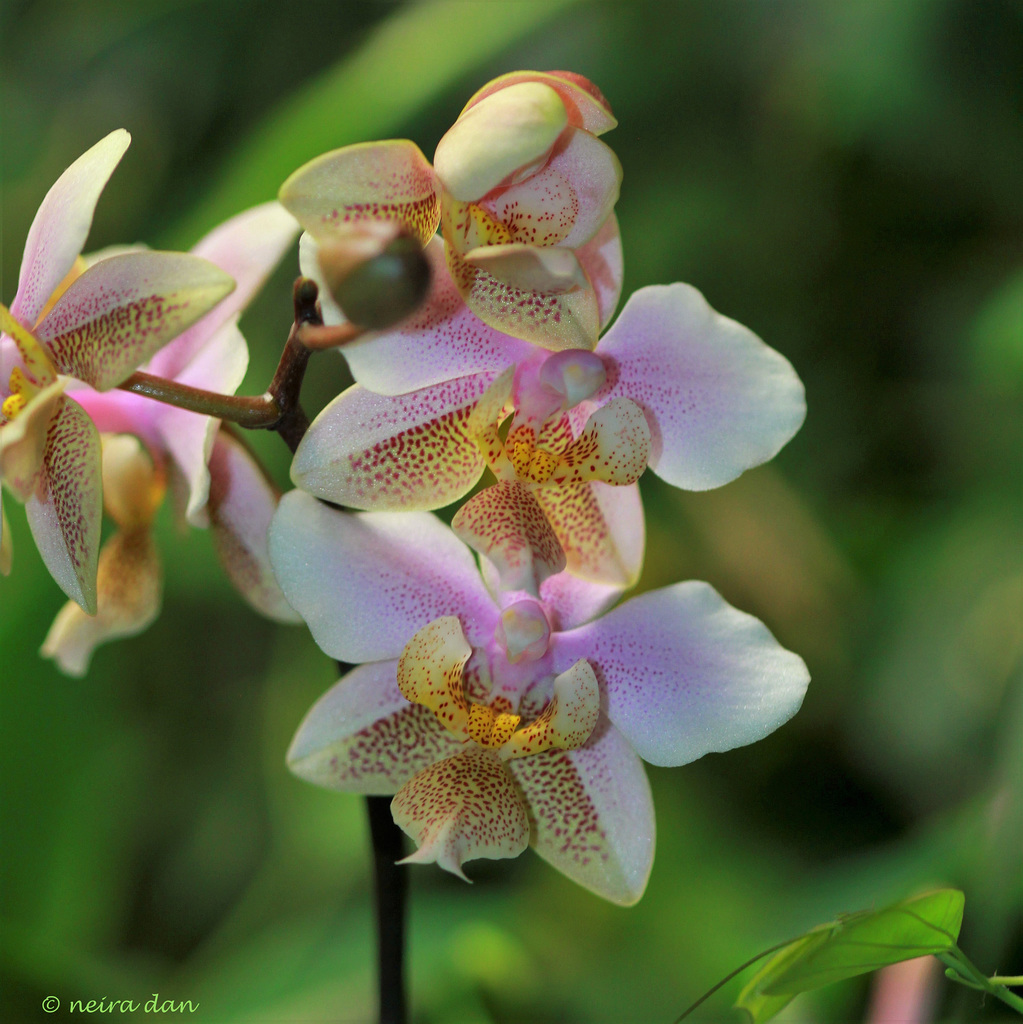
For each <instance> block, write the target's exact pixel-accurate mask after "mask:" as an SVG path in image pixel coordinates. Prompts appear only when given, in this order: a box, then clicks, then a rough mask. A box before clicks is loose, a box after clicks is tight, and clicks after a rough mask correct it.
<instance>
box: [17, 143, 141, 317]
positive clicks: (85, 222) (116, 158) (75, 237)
mask: <svg viewBox="0 0 1023 1024" xmlns="http://www.w3.org/2000/svg"><path fill="white" fill-rule="evenodd" d="M130 142H131V136H130V135H129V134H128V133H127V132H126V131H125V130H124V129H123V128H119V129H118V130H117V131H113V132H111V133H110V134H109V135H107V136H106V137H105V138H103V139H100V141H99V142H97V143H96V145H95V146H93V147H92V148H91V149H88V150H86V151H85V152H84V153H83V154H82V155H81V156H80V157H79V158H78V159H77V160H76V161H75V162H74V163H73V164H72V165H71V166H70V167H69V168H68V169H67V170H66V171H65V172H64V173H63V174H62V175H61V176H60V177H59V178H58V179H57V181H56V182H55V183H54V185H53V187H52V188H51V189H50V191H49V192H47V193H46V198H45V199H43V201H42V204H41V205H40V207H39V209H38V211H37V212H36V215H35V219H34V220H33V221H32V227H31V228H29V232H28V238H27V239H26V240H25V254H24V256H23V257H22V261H21V275H20V277H19V279H18V294H17V295H16V296H15V299H14V302H12V303H11V312H12V313H13V314H14V315H15V316H16V317H17V318H18V319H19V320H21V321H22V322H23V323H26V324H29V325H33V324H35V323H36V321H37V320H38V318H39V314H40V312H41V311H42V309H43V306H45V305H46V302H47V300H48V299H49V297H50V295H51V294H52V292H53V291H54V290H55V289H56V288H57V286H58V285H59V284H60V283H61V281H63V280H64V278H65V277H66V276H67V274H68V272H69V271H70V270H71V268H72V267H73V266H74V263H75V260H76V259H78V255H79V253H81V251H82V248H83V247H84V245H85V239H86V238H87V237H88V235H89V229H90V227H92V215H93V213H94V212H95V209H96V203H97V202H99V197H100V193H102V191H103V189H104V187H105V186H106V183H107V181H108V180H109V179H110V175H111V174H113V173H114V168H115V167H116V166H117V165H118V163H119V162H120V160H121V157H122V156H124V152H125V150H126V149H127V148H128V144H129V143H130Z"/></svg>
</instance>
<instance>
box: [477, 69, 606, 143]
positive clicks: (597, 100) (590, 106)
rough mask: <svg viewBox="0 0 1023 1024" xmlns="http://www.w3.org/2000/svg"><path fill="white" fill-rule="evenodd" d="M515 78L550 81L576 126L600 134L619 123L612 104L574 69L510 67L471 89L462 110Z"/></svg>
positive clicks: (570, 122) (570, 119) (509, 83)
mask: <svg viewBox="0 0 1023 1024" xmlns="http://www.w3.org/2000/svg"><path fill="white" fill-rule="evenodd" d="M516 82H543V83H544V84H545V85H549V86H550V87H551V88H552V89H553V90H554V91H555V92H556V93H557V94H558V95H559V96H560V97H561V102H562V103H564V104H565V109H566V111H567V112H568V123H569V124H570V125H573V126H574V127H576V128H585V129H586V130H587V131H588V132H593V134H594V135H601V134H602V133H603V132H606V131H608V130H609V129H611V128H614V126H615V125H616V124H618V122H617V121H616V120H615V117H614V115H613V114H612V113H611V105H610V104H609V103H608V102H607V100H606V99H604V96H603V94H602V93H601V91H600V90H599V89H598V88H597V87H596V86H595V85H594V84H593V83H592V82H591V81H589V80H588V79H586V78H583V76H582V75H577V74H575V72H573V71H511V72H509V73H508V74H506V75H501V76H500V77H498V78H495V79H493V81H490V82H488V83H487V84H486V85H485V86H483V88H482V89H480V90H479V91H478V92H476V93H474V94H473V96H472V98H471V99H470V100H469V102H468V103H466V105H465V107H464V109H463V111H462V113H463V114H464V113H465V111H466V110H468V109H469V108H470V107H473V106H475V105H476V104H477V103H479V101H480V100H481V99H483V98H484V97H486V96H489V95H490V94H491V93H493V92H496V91H497V90H498V89H504V88H505V87H507V86H509V85H514V84H515V83H516Z"/></svg>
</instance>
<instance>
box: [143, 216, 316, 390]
mask: <svg viewBox="0 0 1023 1024" xmlns="http://www.w3.org/2000/svg"><path fill="white" fill-rule="evenodd" d="M297 235H298V222H297V221H296V220H295V218H294V217H292V216H291V214H290V213H288V211H287V210H285V209H284V207H282V206H281V205H280V203H276V202H272V203H263V204H262V205H260V206H254V207H252V209H250V210H246V211H245V212H244V213H239V214H238V215H237V216H235V217H232V218H231V219H230V220H227V221H224V223H223V224H221V225H220V226H219V227H216V228H214V229H213V230H212V231H211V232H210V233H209V234H208V235H206V236H205V237H204V238H203V239H202V240H201V241H200V242H199V243H198V244H197V245H196V246H194V247H193V249H192V255H194V256H201V257H202V258H203V259H206V260H209V261H210V263H213V264H214V265H215V266H218V267H220V269H221V270H223V271H226V272H227V273H228V274H230V275H231V277H233V278H234V281H235V289H234V291H233V292H231V294H230V295H229V296H227V298H225V299H224V300H223V302H219V303H217V305H216V306H214V307H213V309H212V310H210V312H209V313H207V314H206V315H205V316H204V317H203V318H202V319H201V320H198V321H197V322H196V323H194V324H192V326H191V327H189V328H188V330H186V331H184V332H183V333H182V334H179V335H178V336H177V337H176V338H175V339H174V340H173V341H172V342H171V343H170V344H169V345H165V346H164V347H163V348H162V349H160V351H159V352H157V353H156V355H155V356H153V358H152V360H151V362H150V365H149V366H148V367H147V369H148V370H149V371H150V372H151V373H155V374H156V375H157V376H159V377H171V378H177V376H178V374H180V373H181V372H182V371H183V370H184V369H185V367H186V366H187V365H188V364H189V362H191V360H192V359H194V358H195V356H196V355H197V354H198V353H199V350H200V349H202V348H203V347H204V346H205V345H206V344H207V342H208V341H209V340H210V338H211V337H212V335H214V334H215V333H216V332H217V331H218V330H219V329H220V328H221V327H222V326H224V325H225V324H226V323H227V322H228V321H229V320H230V319H231V318H232V317H234V316H235V315H236V314H239V313H241V312H242V310H243V309H245V308H246V307H247V306H248V304H249V303H250V302H251V301H252V299H253V298H254V296H255V295H256V293H257V292H258V291H259V289H260V288H262V287H263V284H264V283H265V281H266V279H267V278H268V277H269V276H270V273H271V271H273V269H274V267H276V266H277V264H278V263H279V262H280V261H281V257H282V256H283V255H284V254H285V253H286V252H287V251H288V249H289V248H290V247H291V245H292V244H293V243H294V241H295V238H296V236H297ZM238 383H241V381H239V382H238ZM205 387H207V388H208V389H210V390H212V391H216V390H220V389H219V388H217V387H214V385H212V384H207V385H205ZM235 387H237V385H235ZM231 391H232V392H233V391H234V388H232V389H231Z"/></svg>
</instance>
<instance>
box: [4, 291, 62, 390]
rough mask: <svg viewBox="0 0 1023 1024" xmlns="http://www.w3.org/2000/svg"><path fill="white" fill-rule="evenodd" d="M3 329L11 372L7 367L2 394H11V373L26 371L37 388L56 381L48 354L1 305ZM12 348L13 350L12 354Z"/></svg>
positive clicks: (55, 369) (6, 356) (54, 371)
mask: <svg viewBox="0 0 1023 1024" xmlns="http://www.w3.org/2000/svg"><path fill="white" fill-rule="evenodd" d="M0 330H2V331H5V332H7V333H5V334H3V335H2V336H0V341H2V342H4V343H5V349H6V351H5V352H4V353H3V355H4V359H5V363H6V362H7V361H9V367H10V368H9V369H7V368H5V371H4V377H3V378H2V379H0V393H2V394H3V395H4V396H6V395H7V394H8V393H9V390H8V389H9V387H10V386H11V385H10V380H11V376H12V374H13V373H14V372H15V371H17V372H23V373H24V374H25V376H26V377H27V378H28V379H29V380H30V381H33V382H34V383H35V384H36V386H38V387H41V388H44V387H47V386H48V385H50V384H52V383H53V382H54V380H56V378H57V368H56V367H55V366H54V365H53V361H52V360H51V359H50V354H49V352H48V351H47V350H46V349H45V348H44V347H43V345H42V344H41V342H40V341H39V339H38V338H36V336H35V335H34V334H33V333H32V332H31V331H30V330H28V329H27V328H26V327H25V326H24V325H23V324H21V323H20V322H19V321H18V320H16V319H15V318H14V314H13V313H12V312H11V311H10V310H9V309H8V308H7V307H6V306H2V305H0ZM12 347H13V351H12Z"/></svg>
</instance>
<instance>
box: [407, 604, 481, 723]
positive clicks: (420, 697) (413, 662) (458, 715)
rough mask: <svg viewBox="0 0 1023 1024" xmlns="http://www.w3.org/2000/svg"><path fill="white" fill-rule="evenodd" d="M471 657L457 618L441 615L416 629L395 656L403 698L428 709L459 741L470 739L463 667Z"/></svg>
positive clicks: (470, 651)
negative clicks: (397, 656)
mask: <svg viewBox="0 0 1023 1024" xmlns="http://www.w3.org/2000/svg"><path fill="white" fill-rule="evenodd" d="M471 656H472V648H471V647H470V646H469V644H468V643H467V642H466V639H465V634H464V633H463V632H462V624H461V622H459V621H458V617H457V616H455V615H444V616H442V617H441V618H439V619H434V621H433V622H430V623H428V624H427V625H425V626H423V628H422V629H420V630H417V631H416V633H415V635H414V636H413V637H412V638H411V639H410V640H409V642H408V643H407V644H405V649H404V650H403V651H402V652H401V657H400V658H399V659H398V689H399V690H401V692H402V694H403V695H404V696H405V699H406V700H409V701H411V702H412V703H413V704H422V705H423V707H425V708H429V709H430V711H432V712H433V713H434V714H435V715H436V716H437V720H438V721H439V722H440V724H441V725H443V726H444V728H445V729H447V730H448V732H450V733H451V735H452V736H454V737H456V738H457V739H461V740H466V739H468V738H469V734H468V732H467V731H466V723H467V722H468V720H469V702H468V701H467V700H466V697H465V686H464V684H463V682H462V670H463V669H464V668H465V663H466V662H467V661H468V660H469V658H470V657H471Z"/></svg>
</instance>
